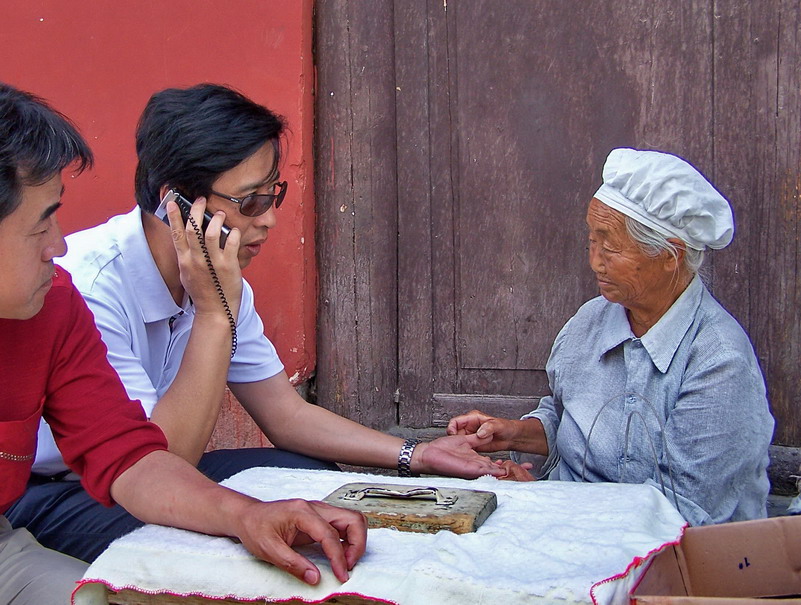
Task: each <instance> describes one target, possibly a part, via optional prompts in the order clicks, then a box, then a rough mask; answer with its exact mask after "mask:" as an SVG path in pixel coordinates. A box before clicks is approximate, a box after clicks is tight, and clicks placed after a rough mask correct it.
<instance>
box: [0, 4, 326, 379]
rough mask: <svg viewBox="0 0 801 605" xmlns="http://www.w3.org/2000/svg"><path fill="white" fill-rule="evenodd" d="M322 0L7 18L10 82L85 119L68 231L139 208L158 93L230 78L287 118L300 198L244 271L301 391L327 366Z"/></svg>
mask: <svg viewBox="0 0 801 605" xmlns="http://www.w3.org/2000/svg"><path fill="white" fill-rule="evenodd" d="M312 8H313V6H312V0H151V1H148V2H144V1H127V0H122V1H120V0H94V1H91V2H87V1H86V0H25V1H24V2H6V3H4V6H3V9H2V13H3V16H2V20H0V66H1V67H0V80H2V81H5V82H7V83H9V84H12V85H14V86H17V87H19V88H22V89H24V90H28V91H31V92H34V93H36V94H38V95H40V96H42V97H44V98H46V99H48V100H49V101H51V103H52V104H53V105H54V106H55V107H56V108H57V109H59V110H60V111H62V112H63V113H65V114H66V115H67V116H69V117H70V118H71V119H72V120H73V121H75V122H76V124H77V125H78V127H79V128H80V129H81V131H82V133H83V134H84V135H85V137H86V139H87V140H88V141H89V143H90V145H91V146H92V149H93V150H94V152H95V154H96V165H95V168H94V170H92V171H91V172H88V173H85V174H84V175H82V176H80V177H78V178H77V179H75V180H74V181H70V180H69V179H65V184H66V187H67V190H66V194H65V196H64V200H63V201H64V207H63V208H62V210H60V211H59V220H60V221H61V226H62V229H63V230H64V232H65V233H71V232H73V231H76V230H78V229H83V228H86V227H90V226H92V225H95V224H97V223H100V222H102V221H104V220H106V219H107V218H108V217H109V216H112V215H114V214H119V213H120V212H125V211H127V210H129V209H130V208H131V207H132V206H133V204H134V198H133V175H134V170H135V165H136V155H135V150H134V131H135V127H136V121H137V119H138V117H139V114H140V113H141V111H142V109H143V108H144V106H145V103H146V102H147V100H148V98H149V97H150V95H151V94H152V93H153V92H156V91H157V90H161V89H163V88H167V87H171V86H178V87H183V86H190V85H193V84H196V83H198V82H217V83H223V84H228V85H230V86H233V87H235V88H237V89H239V90H240V91H242V92H243V93H245V94H246V95H248V96H249V97H251V98H252V99H254V100H256V101H257V102H259V103H262V104H264V105H266V106H267V107H269V108H270V109H272V110H273V111H275V112H277V113H279V114H281V115H283V116H284V117H285V118H286V120H287V123H288V125H289V131H290V133H289V137H288V145H289V147H288V153H287V155H286V156H285V159H284V165H283V166H282V176H286V178H287V180H288V181H289V184H290V188H289V190H288V192H287V198H286V200H285V201H284V204H283V205H282V206H281V208H280V210H279V211H278V214H277V216H278V226H277V227H276V228H275V229H273V230H272V232H271V234H270V239H269V240H268V243H267V245H266V248H265V249H264V250H263V251H262V253H261V255H260V256H259V257H258V258H257V259H256V261H255V262H254V263H252V264H251V266H250V267H248V268H247V270H246V271H245V277H246V278H247V279H248V281H250V283H251V284H252V285H253V288H254V290H255V293H256V306H257V308H258V310H259V312H260V314H261V316H262V318H263V319H264V322H265V331H266V333H267V335H268V336H269V337H270V338H271V340H272V341H273V343H274V344H275V345H276V347H277V349H278V352H279V354H280V356H281V359H282V360H283V362H284V365H285V366H286V370H287V374H288V375H289V376H290V377H292V378H293V382H294V383H296V384H297V383H299V382H301V381H303V380H305V379H306V378H307V377H308V376H309V374H310V372H311V371H312V370H313V369H314V364H315V312H316V267H315V264H314V263H315V256H314V196H313V186H312V175H313V170H312V136H313V114H312V109H313V105H312V103H313V99H312V94H313V85H314V77H313V76H314V67H313V63H312V41H311V26H312Z"/></svg>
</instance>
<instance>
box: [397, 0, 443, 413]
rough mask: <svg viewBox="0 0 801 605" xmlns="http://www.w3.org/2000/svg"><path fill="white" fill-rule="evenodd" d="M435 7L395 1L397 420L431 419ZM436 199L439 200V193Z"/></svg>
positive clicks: (436, 235) (424, 3) (422, 3)
mask: <svg viewBox="0 0 801 605" xmlns="http://www.w3.org/2000/svg"><path fill="white" fill-rule="evenodd" d="M429 8H430V7H429V6H428V4H427V3H426V2H404V1H399V2H395V29H394V38H395V104H396V118H397V161H398V184H399V186H398V199H397V208H398V275H397V280H398V283H397V289H398V311H399V312H398V385H399V387H400V391H399V393H398V396H399V406H398V422H399V424H400V425H402V426H412V427H425V426H429V424H430V422H431V410H430V407H431V406H430V405H429V402H430V401H431V396H432V392H433V391H432V387H433V379H432V370H433V359H432V357H433V346H434V345H433V334H434V331H435V330H436V327H435V325H434V321H433V320H434V316H433V312H432V304H433V292H432V290H433V288H434V285H433V279H432V267H433V262H432V241H431V240H432V238H436V237H439V236H440V234H438V233H434V232H433V230H432V203H434V202H433V195H432V189H433V185H432V180H433V179H434V178H435V176H436V175H434V174H432V170H431V162H430V158H431V155H432V152H431V149H432V147H431V130H430V126H431V124H430V122H431V112H430V110H429V104H430V101H429V94H430V90H429V86H428V82H429V70H430V69H431V67H430V65H429V44H428V31H429V27H428V24H429V17H428V10H429ZM436 203H440V200H437V202H436Z"/></svg>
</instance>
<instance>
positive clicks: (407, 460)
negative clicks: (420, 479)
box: [398, 439, 420, 477]
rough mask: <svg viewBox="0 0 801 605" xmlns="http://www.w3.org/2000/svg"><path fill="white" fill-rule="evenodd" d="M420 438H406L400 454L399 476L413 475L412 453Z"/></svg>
mask: <svg viewBox="0 0 801 605" xmlns="http://www.w3.org/2000/svg"><path fill="white" fill-rule="evenodd" d="M418 443H420V440H419V439H406V440H405V441H404V442H403V445H402V446H401V449H400V453H399V454H398V477H412V476H413V475H412V454H413V453H414V448H415V447H416V446H417V444H418Z"/></svg>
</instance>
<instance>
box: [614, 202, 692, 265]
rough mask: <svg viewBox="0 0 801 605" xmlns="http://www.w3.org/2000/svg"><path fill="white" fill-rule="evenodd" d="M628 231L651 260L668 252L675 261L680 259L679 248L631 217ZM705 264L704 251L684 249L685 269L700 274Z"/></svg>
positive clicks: (687, 247) (627, 220)
mask: <svg viewBox="0 0 801 605" xmlns="http://www.w3.org/2000/svg"><path fill="white" fill-rule="evenodd" d="M626 231H628V233H629V237H631V239H632V240H634V241H635V242H636V243H637V245H638V246H639V247H640V250H642V252H643V254H645V255H646V256H649V257H651V258H653V257H656V256H659V255H660V254H661V253H662V252H667V253H668V254H670V255H671V256H672V257H673V258H674V259H678V257H679V253H678V247H677V246H676V245H675V244H673V243H672V242H670V241H668V238H666V237H665V236H664V235H662V234H661V233H657V232H656V231H654V230H653V229H651V228H650V227H646V226H645V225H643V224H642V223H639V222H637V221H636V220H634V219H633V218H631V217H630V216H626ZM703 263H704V251H703V250H695V249H694V248H690V247H689V246H685V247H684V268H685V269H686V270H687V271H689V272H690V273H691V274H692V275H695V274H696V273H698V271H699V269H700V268H701V265H702V264H703Z"/></svg>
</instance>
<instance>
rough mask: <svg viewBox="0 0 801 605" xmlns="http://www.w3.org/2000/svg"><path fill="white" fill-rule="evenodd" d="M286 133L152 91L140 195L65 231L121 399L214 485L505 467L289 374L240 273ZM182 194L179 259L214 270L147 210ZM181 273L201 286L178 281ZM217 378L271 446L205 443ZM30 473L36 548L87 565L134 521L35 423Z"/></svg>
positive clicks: (228, 95)
mask: <svg viewBox="0 0 801 605" xmlns="http://www.w3.org/2000/svg"><path fill="white" fill-rule="evenodd" d="M282 131H283V124H282V122H281V120H280V118H278V117H277V116H276V115H275V114H273V113H272V112H270V111H269V110H268V109H266V108H264V107H262V106H260V105H258V104H256V103H254V102H252V101H251V100H249V99H247V98H246V97H244V96H243V95H241V94H239V93H238V92H236V91H233V90H231V89H229V88H226V87H223V86H217V85H212V84H203V85H198V86H195V87H192V88H188V89H167V90H164V91H162V92H159V93H157V94H155V95H153V97H152V98H151V99H150V101H149V102H148V105H147V107H146V108H145V111H144V113H143V115H142V117H141V119H140V122H139V127H138V129H137V138H136V148H137V155H138V159H139V164H138V166H137V172H136V199H137V204H138V206H137V207H136V208H134V209H133V210H132V211H131V212H129V213H127V214H124V215H120V216H116V217H113V218H112V219H111V220H109V221H108V222H107V223H104V224H102V225H99V226H97V227H94V228H92V229H89V230H86V231H82V232H79V233H76V234H73V235H71V236H69V237H68V238H67V243H68V246H69V251H68V254H67V255H66V256H65V257H64V259H63V265H64V266H65V267H66V268H67V269H68V270H69V271H70V272H71V273H72V275H73V280H74V282H75V284H76V286H77V287H78V289H79V290H80V291H81V293H82V294H83V296H84V297H85V299H86V301H87V303H88V304H89V307H90V308H91V310H92V311H93V313H94V315H95V321H96V323H97V325H98V327H99V328H100V331H101V333H102V336H103V340H104V342H105V343H106V345H107V347H108V349H109V351H108V358H109V361H110V362H111V364H112V366H114V368H115V369H116V370H117V372H118V373H119V375H120V377H121V378H122V382H123V383H124V385H125V387H126V389H127V391H128V395H129V396H130V397H131V398H132V399H138V400H140V401H141V402H142V405H143V407H144V408H145V411H146V413H147V414H148V416H149V417H150V419H151V420H152V421H153V422H155V423H156V424H158V425H159V426H160V427H161V429H162V430H163V431H164V434H165V435H166V437H167V440H168V443H169V449H170V451H171V452H173V453H175V454H178V455H179V456H181V457H182V458H184V459H185V460H187V461H188V462H190V463H191V464H194V465H196V466H198V468H199V469H200V470H201V471H203V472H204V473H206V474H207V475H208V476H209V477H211V478H212V479H214V480H217V481H220V480H222V479H224V478H226V477H228V476H230V475H232V474H234V473H236V472H238V471H240V470H243V469H245V468H251V467H254V466H283V467H294V468H337V467H336V466H335V465H334V464H333V463H334V462H343V463H347V464H355V465H363V466H375V467H381V468H398V470H399V472H400V473H401V474H410V473H411V472H423V473H435V474H445V475H454V476H461V477H468V478H471V477H477V476H480V475H483V474H488V473H489V474H493V475H503V474H504V473H505V471H504V470H502V469H501V468H499V466H498V465H496V464H494V463H493V462H491V461H490V460H489V459H488V458H485V457H483V456H481V455H479V454H477V453H475V451H474V450H473V447H472V446H475V445H477V444H479V443H481V442H482V440H481V439H479V438H478V437H476V436H474V435H471V436H467V437H466V436H451V437H443V438H440V439H437V440H435V441H432V442H429V443H421V444H419V445H417V444H416V442H415V441H414V440H406V441H404V440H403V439H400V438H397V437H393V436H390V435H386V434H383V433H380V432H378V431H375V430H372V429H368V428H367V427H364V426H362V425H360V424H357V423H355V422H352V421H350V420H347V419H345V418H342V417H341V416H338V415H336V414H334V413H332V412H329V411H328V410H326V409H324V408H322V407H319V406H316V405H312V404H309V403H307V402H306V401H304V400H303V399H302V398H301V397H300V396H299V395H298V394H297V392H296V391H295V389H294V388H293V387H292V385H291V384H290V382H289V380H288V378H287V376H286V374H285V373H284V371H283V366H282V364H281V362H280V360H279V359H278V357H277V355H276V353H275V349H274V348H273V346H272V344H271V343H270V342H269V340H267V338H266V337H265V336H264V334H263V326H262V322H261V320H260V318H259V316H258V315H257V313H256V311H255V308H254V303H253V291H252V289H251V288H250V286H249V285H248V284H247V282H246V281H244V280H243V279H242V275H241V269H242V268H244V267H245V266H247V265H248V264H249V263H250V262H251V260H252V259H253V258H254V257H255V256H256V255H258V254H259V252H260V250H261V246H262V244H264V242H265V241H266V240H267V236H268V231H269V229H270V228H272V227H273V226H275V224H276V214H275V209H276V208H277V207H278V206H279V205H280V204H281V202H282V201H283V199H284V195H285V193H286V189H287V183H286V181H281V180H280V175H279V166H280V145H279V141H280V138H281V135H282ZM175 191H180V192H181V193H182V194H183V195H184V196H185V197H186V198H187V199H188V200H195V202H194V205H195V212H194V214H196V215H197V216H199V214H198V211H199V210H200V208H205V209H206V210H208V211H209V213H210V217H211V219H210V223H209V225H210V227H209V230H208V231H207V237H206V241H205V245H206V249H205V250H200V249H193V250H189V251H188V252H187V254H189V255H190V256H189V257H188V258H187V259H183V261H182V262H193V263H196V264H197V265H199V266H205V267H206V268H208V265H209V264H211V265H212V267H213V272H211V271H208V270H206V271H197V270H196V271H194V272H192V273H188V272H180V271H179V270H178V267H179V265H178V257H177V254H176V251H175V246H174V245H173V241H172V239H173V237H172V234H171V231H170V228H169V227H168V226H167V225H166V224H165V223H164V222H163V221H162V220H161V219H160V218H158V217H157V216H156V214H157V211H158V207H159V205H160V202H161V201H162V200H163V199H164V198H165V197H170V199H173V200H176V199H177V198H176V197H175V194H174V192H175ZM199 207H200V208H199ZM223 224H224V225H225V226H226V227H228V228H230V234H229V235H228V239H227V241H226V242H225V252H226V254H216V253H215V254H214V257H215V262H214V263H211V262H210V256H209V252H210V251H211V252H213V251H215V250H217V251H219V249H220V247H221V240H222V237H223V236H222V233H221V232H222V227H223ZM196 228H197V229H202V228H203V227H201V225H198V224H197V222H196V221H194V219H192V220H190V221H188V222H187V224H186V230H187V233H193V232H194V231H195V229H196ZM231 246H236V247H237V249H238V251H237V254H236V255H234V254H230V253H229V249H228V248H229V247H231ZM186 275H193V276H195V279H194V281H192V282H191V283H183V282H182V279H186V277H185V276H186ZM199 275H202V276H207V279H198V278H197V276H199ZM188 293H191V296H190V295H189V294H188ZM220 305H223V306H224V307H225V310H226V315H227V321H226V317H225V316H224V315H223V314H222V313H220V312H219V310H220ZM226 384H228V386H229V387H230V389H231V391H232V392H233V393H234V395H235V396H236V398H237V399H238V400H239V402H240V403H241V404H242V406H243V407H244V409H245V410H246V411H247V412H248V413H249V414H250V416H251V417H252V418H253V419H254V420H255V422H256V423H257V425H258V426H259V427H260V428H261V430H262V431H263V432H264V433H265V435H266V436H267V437H268V438H269V440H270V441H271V442H272V443H273V444H275V446H276V447H275V448H248V449H241V450H220V451H216V452H210V453H204V452H205V448H206V446H207V444H208V441H209V438H210V436H211V433H212V430H213V429H214V425H215V423H216V421H217V417H218V415H219V412H220V405H221V402H222V399H223V394H224V390H225V386H226ZM33 471H34V474H33V475H32V476H31V480H30V482H29V484H28V489H27V491H26V493H25V495H24V496H23V497H22V498H20V500H18V501H17V502H16V503H15V504H14V505H13V506H12V507H11V508H10V509H9V511H8V512H7V517H8V519H9V520H10V521H11V523H12V524H13V525H14V526H25V527H27V529H28V530H29V531H30V532H31V533H33V534H34V535H35V536H36V537H37V539H38V540H39V541H40V542H41V543H42V544H44V545H46V546H48V547H50V548H53V549H54V550H58V551H61V552H65V553H67V554H70V555H72V556H74V557H77V558H79V559H83V560H85V561H92V560H94V558H96V557H97V555H99V554H100V552H102V550H103V549H104V548H105V547H106V546H107V545H108V543H109V542H110V541H111V540H113V539H114V538H116V537H118V536H120V535H122V534H124V533H127V532H128V531H130V530H131V529H134V528H135V527H138V526H139V525H140V522H139V521H137V520H136V519H134V518H133V517H131V516H130V515H128V514H127V513H126V512H125V511H124V510H122V509H121V508H120V507H114V508H111V509H105V508H103V507H102V506H100V505H98V504H97V503H95V502H94V501H93V500H91V498H89V497H88V495H87V494H86V492H85V491H84V490H83V488H82V487H81V485H80V483H79V482H78V481H75V479H76V478H75V477H74V476H70V475H67V473H66V471H67V469H66V466H65V465H64V463H63V461H62V460H61V458H60V455H59V454H58V451H57V449H55V446H54V444H53V442H52V436H51V435H50V432H49V428H48V427H47V425H44V424H43V425H42V427H41V429H40V434H39V449H38V452H37V457H36V463H35V465H34V468H33Z"/></svg>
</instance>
